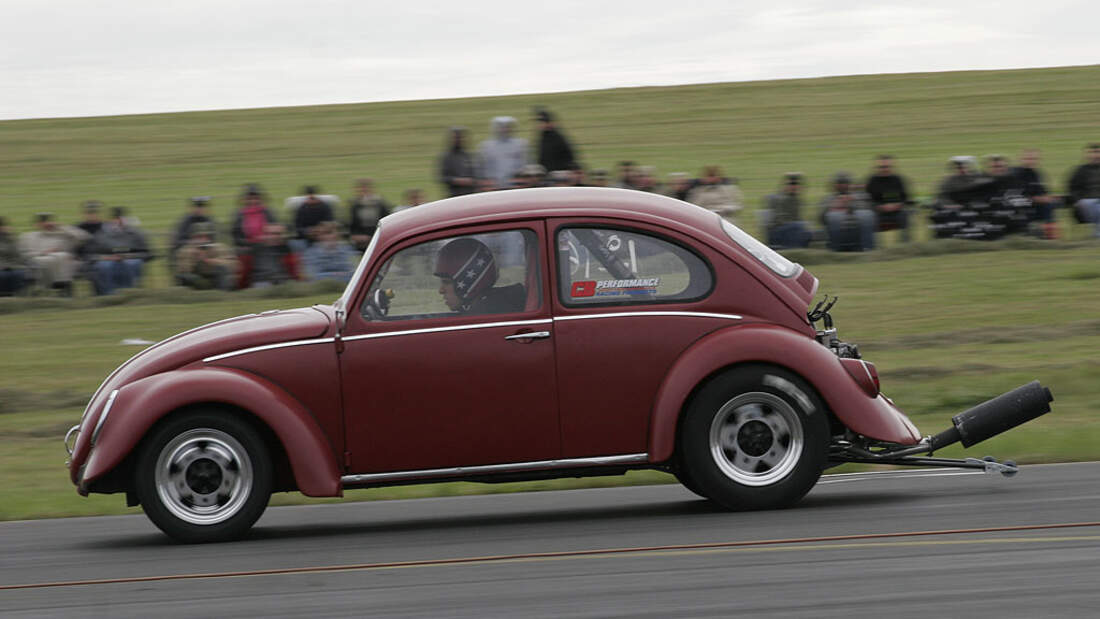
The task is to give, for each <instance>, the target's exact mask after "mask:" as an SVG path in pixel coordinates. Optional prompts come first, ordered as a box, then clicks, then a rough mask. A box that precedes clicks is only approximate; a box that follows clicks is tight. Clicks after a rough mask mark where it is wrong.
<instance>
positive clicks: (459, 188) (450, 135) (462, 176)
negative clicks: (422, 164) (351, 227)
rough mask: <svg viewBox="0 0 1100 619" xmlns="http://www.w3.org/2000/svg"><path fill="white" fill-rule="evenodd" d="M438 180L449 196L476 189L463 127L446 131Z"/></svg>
mask: <svg viewBox="0 0 1100 619" xmlns="http://www.w3.org/2000/svg"><path fill="white" fill-rule="evenodd" d="M364 180H365V179H364ZM439 182H440V183H443V186H444V187H445V188H446V190H447V195H448V196H451V197H454V196H464V195H466V194H469V193H473V192H475V191H477V161H476V160H475V159H474V156H473V155H472V154H470V152H469V151H467V150H466V128H465V127H451V128H450V130H448V131H447V146H446V150H444V152H443V155H442V156H441V157H440V158H439ZM353 208H354V207H353ZM352 234H354V232H353V233H352Z"/></svg>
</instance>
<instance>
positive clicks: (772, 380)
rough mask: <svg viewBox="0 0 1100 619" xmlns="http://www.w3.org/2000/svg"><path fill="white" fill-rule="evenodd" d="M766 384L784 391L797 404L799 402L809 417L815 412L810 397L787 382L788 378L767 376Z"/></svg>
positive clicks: (765, 377) (765, 376)
mask: <svg viewBox="0 0 1100 619" xmlns="http://www.w3.org/2000/svg"><path fill="white" fill-rule="evenodd" d="M764 384H765V385H767V386H769V387H774V388H776V389H778V390H780V391H782V392H783V393H785V394H787V395H789V396H791V398H793V399H794V401H795V402H798V404H799V405H800V406H801V407H802V410H804V411H806V414H807V415H809V414H811V413H813V412H814V410H815V408H814V403H813V400H811V399H810V398H809V396H807V395H806V394H805V393H803V391H802V390H801V389H799V388H798V387H796V386H795V385H794V383H792V382H791V381H789V380H787V379H786V378H783V377H782V376H775V375H774V374H765V375H764Z"/></svg>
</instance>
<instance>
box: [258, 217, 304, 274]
mask: <svg viewBox="0 0 1100 619" xmlns="http://www.w3.org/2000/svg"><path fill="white" fill-rule="evenodd" d="M251 258H252V269H251V273H250V274H249V280H248V282H247V283H248V285H250V286H251V287H253V288H266V287H268V286H273V285H278V284H281V283H283V282H285V281H288V280H291V279H298V278H297V277H296V274H295V270H296V269H297V261H296V255H295V254H294V253H293V252H292V251H291V250H290V245H288V244H287V235H286V228H284V227H283V226H282V225H280V224H276V223H269V224H265V225H264V227H263V231H262V232H261V234H260V240H259V242H258V243H257V244H256V245H254V246H253V247H252V253H251Z"/></svg>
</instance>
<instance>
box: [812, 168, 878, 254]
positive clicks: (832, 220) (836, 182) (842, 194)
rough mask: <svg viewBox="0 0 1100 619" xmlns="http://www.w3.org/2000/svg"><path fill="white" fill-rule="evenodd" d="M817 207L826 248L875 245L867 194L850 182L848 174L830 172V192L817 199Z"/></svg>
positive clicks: (860, 248)
mask: <svg viewBox="0 0 1100 619" xmlns="http://www.w3.org/2000/svg"><path fill="white" fill-rule="evenodd" d="M820 207H821V221H822V223H824V224H825V233H826V235H827V236H828V245H829V249H831V250H833V251H869V250H872V249H874V248H875V228H876V223H875V212H874V210H872V209H871V203H870V201H869V200H868V199H867V194H865V193H863V192H862V191H857V190H856V188H855V187H853V186H852V177H851V175H850V174H848V173H847V172H837V173H836V174H835V175H833V183H832V192H831V193H829V194H828V195H826V196H825V197H824V198H822V199H821V204H820Z"/></svg>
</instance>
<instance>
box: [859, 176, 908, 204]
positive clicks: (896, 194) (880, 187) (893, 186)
mask: <svg viewBox="0 0 1100 619" xmlns="http://www.w3.org/2000/svg"><path fill="white" fill-rule="evenodd" d="M865 191H866V192H867V195H868V196H870V197H871V205H872V206H876V207H877V206H879V205H882V204H893V203H895V202H901V203H902V204H908V203H909V201H910V198H909V191H908V190H907V189H906V187H905V179H904V178H902V177H900V176H898V175H897V174H889V175H887V176H879V175H877V174H876V175H873V176H871V177H870V178H868V179H867V187H866V188H865Z"/></svg>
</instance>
